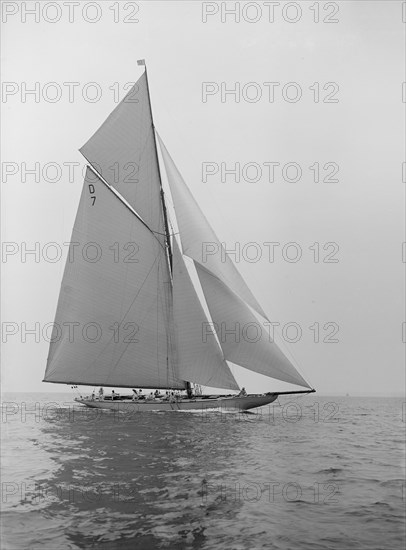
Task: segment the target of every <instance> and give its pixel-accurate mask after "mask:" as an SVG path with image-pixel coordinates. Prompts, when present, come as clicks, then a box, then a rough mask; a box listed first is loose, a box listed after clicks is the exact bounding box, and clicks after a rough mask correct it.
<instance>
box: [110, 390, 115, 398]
mask: <svg viewBox="0 0 406 550" xmlns="http://www.w3.org/2000/svg"><path fill="white" fill-rule="evenodd" d="M115 397H116V394H115V393H114V390H111V400H112V401H114V398H115Z"/></svg>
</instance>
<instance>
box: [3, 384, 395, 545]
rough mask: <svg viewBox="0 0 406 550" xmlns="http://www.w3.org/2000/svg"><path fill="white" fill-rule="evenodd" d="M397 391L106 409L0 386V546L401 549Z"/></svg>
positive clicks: (66, 397) (69, 398) (59, 396)
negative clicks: (225, 407) (239, 406)
mask: <svg viewBox="0 0 406 550" xmlns="http://www.w3.org/2000/svg"><path fill="white" fill-rule="evenodd" d="M404 401H405V400H404V399H402V398H366V397H365V398H360V397H340V398H338V397H320V396H318V395H317V394H315V395H311V396H310V395H308V396H305V397H298V396H286V397H285V398H280V399H279V400H278V401H277V402H275V403H273V404H271V405H268V406H267V407H263V408H262V409H258V410H257V411H254V412H252V413H251V414H241V413H230V412H228V411H222V410H211V411H204V412H203V413H202V412H171V413H162V412H149V413H148V412H147V413H131V412H125V411H124V412H120V413H117V412H114V411H100V410H95V409H88V408H86V407H83V406H81V405H78V404H74V403H73V401H72V396H71V395H65V394H14V395H11V394H8V395H7V394H6V395H4V396H3V405H2V434H3V435H2V438H3V445H2V453H3V472H2V480H1V483H2V509H3V515H2V549H3V550H6V549H21V550H23V549H24V550H25V549H28V548H29V549H37V548H38V549H41V550H46V549H50V550H57V549H81V548H94V549H120V550H121V549H130V548H131V549H134V548H135V549H138V548H140V549H142V550H144V549H150V548H151V549H153V548H176V549H200V548H203V549H219V550H222V549H224V550H238V549H241V550H242V549H247V550H248V549H249V550H252V549H262V548H264V549H265V548H266V549H271V550H272V549H278V550H281V549H289V550H290V549H294V550H301V549H303V550H306V549H309V550H318V549H320V550H326V549H332V550H352V549H365V550H367V549H368V550H373V549H376V550H383V549H385V550H397V549H403V548H404V544H405V530H404V526H405V523H404V521H405V517H404V508H405V497H406V493H405V478H404V476H405V470H404V467H405V441H404V435H405V420H406V419H405V412H406V411H405V403H404Z"/></svg>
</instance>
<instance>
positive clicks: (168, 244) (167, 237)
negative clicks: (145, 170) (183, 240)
mask: <svg viewBox="0 0 406 550" xmlns="http://www.w3.org/2000/svg"><path fill="white" fill-rule="evenodd" d="M144 65H145V80H146V83H147V93H148V102H149V109H150V112H151V121H152V135H153V138H154V149H155V156H156V163H157V166H158V177H159V186H160V189H161V202H162V210H163V213H164V225H165V241H166V249H167V254H168V263H169V270H170V272H171V273H172V267H173V255H172V245H171V235H170V232H169V223H168V212H167V209H166V203H165V193H164V190H163V187H162V177H161V169H160V166H159V159H158V149H157V145H156V136H155V124H154V117H153V115H152V105H151V96H150V93H149V84H148V72H147V65H146V63H145V62H144Z"/></svg>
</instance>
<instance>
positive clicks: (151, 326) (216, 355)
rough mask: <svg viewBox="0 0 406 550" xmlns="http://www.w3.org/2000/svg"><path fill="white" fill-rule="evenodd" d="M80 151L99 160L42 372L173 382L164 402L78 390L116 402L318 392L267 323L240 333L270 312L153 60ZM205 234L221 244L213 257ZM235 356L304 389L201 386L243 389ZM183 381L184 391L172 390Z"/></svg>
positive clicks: (104, 381)
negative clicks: (195, 388)
mask: <svg viewBox="0 0 406 550" xmlns="http://www.w3.org/2000/svg"><path fill="white" fill-rule="evenodd" d="M139 64H140V65H145V63H144V61H141V62H139ZM157 142H159V147H160V151H161V156H162V159H163V164H164V167H165V172H166V177H167V181H168V183H169V188H170V194H171V196H172V201H173V205H174V216H173V217H174V218H175V220H171V219H170V218H171V216H170V215H169V213H168V208H167V202H166V198H165V194H164V190H163V186H162V178H161V170H160V163H159V156H158V149H157ZM80 151H81V153H82V154H83V156H84V157H85V158H86V160H87V161H88V163H89V166H88V167H87V171H86V176H85V181H84V185H83V190H82V194H81V198H80V203H79V208H78V212H77V215H76V220H75V225H74V228H73V234H72V240H71V245H70V249H69V255H68V259H67V263H66V266H65V271H64V275H63V280H62V285H61V290H60V296H59V301H58V306H57V311H56V318H55V325H54V334H53V336H52V338H51V344H50V349H49V356H48V361H47V367H46V372H45V377H44V381H45V382H54V383H59V384H69V385H72V384H74V385H87V386H93V387H95V386H101V387H103V386H104V387H120V388H122V387H128V388H152V389H164V390H167V391H166V393H165V394H164V397H163V398H154V399H142V400H141V399H138V398H137V399H136V400H134V396H133V399H131V396H130V397H128V398H124V399H122V398H120V399H116V400H113V399H111V398H110V399H107V398H102V397H100V398H95V396H94V395H93V396H92V397H89V398H80V399H77V400H78V401H80V402H82V403H84V404H85V405H88V406H91V407H100V408H113V409H115V408H119V407H120V406H121V404H122V403H123V402H125V403H126V406H130V407H136V409H137V410H178V409H186V410H187V409H202V408H212V407H229V408H237V409H242V410H246V409H251V408H254V407H258V406H262V405H266V404H268V403H271V402H272V401H274V400H275V399H276V398H277V396H278V395H279V394H280V393H307V392H309V391H314V390H312V389H311V388H310V386H309V384H308V383H307V382H306V381H305V380H304V378H303V377H302V376H301V375H300V374H299V372H298V371H297V370H296V369H295V367H294V366H293V364H292V363H291V362H290V361H289V359H288V358H287V357H286V356H285V355H284V354H283V353H282V352H281V350H280V349H279V348H278V346H277V345H276V343H275V342H274V341H273V340H272V339H270V338H269V335H268V334H267V333H266V331H261V332H262V335H261V336H260V337H259V338H258V337H256V338H254V339H253V338H252V337H251V338H249V337H244V336H243V335H240V334H236V332H239V331H240V332H241V330H243V328H244V327H253V326H258V325H259V321H258V319H260V318H262V319H263V320H264V322H267V320H268V318H267V316H266V314H265V312H264V311H263V310H262V308H261V306H260V305H259V304H258V302H257V300H256V299H255V298H254V296H253V294H252V293H251V291H250V290H249V288H248V286H247V285H246V283H245V282H244V280H243V279H242V277H241V275H240V274H239V272H238V271H237V269H236V267H235V266H234V264H233V262H232V261H231V260H230V258H229V257H228V256H227V254H226V252H225V250H224V249H223V247H222V244H221V243H220V241H219V240H218V238H217V236H216V235H215V233H214V231H213V229H212V228H211V227H210V225H209V223H208V222H207V220H206V218H205V217H204V215H203V213H202V212H201V210H200V208H199V206H198V204H197V203H196V202H195V200H194V198H193V196H192V195H191V193H190V191H189V189H188V187H187V186H186V184H185V182H184V180H183V179H182V176H181V175H180V173H179V171H178V169H177V168H176V166H175V164H174V162H173V160H172V158H171V157H170V155H169V153H168V151H167V149H166V147H165V146H164V144H163V142H162V140H161V139H160V138H159V136H158V134H157V133H156V130H155V126H154V123H153V118H152V110H151V102H150V95H149V89H148V77H147V71H146V68H145V72H144V73H143V75H142V76H141V78H140V79H139V80H138V82H136V84H135V85H134V87H133V88H132V89H131V90H130V92H129V93H128V94H127V96H126V97H125V98H124V99H123V101H122V102H121V103H119V104H118V106H117V107H116V108H115V109H114V111H113V112H112V113H111V114H110V116H109V117H108V118H107V120H106V121H105V122H104V123H103V124H102V126H101V127H100V128H99V129H98V130H97V131H96V133H95V134H94V135H93V136H92V137H91V138H90V140H89V141H88V142H87V143H86V144H85V145H84V146H83V147H82V149H81V150H80ZM175 224H176V225H175ZM204 243H211V244H212V245H213V246H215V248H216V249H217V250H218V251H219V253H218V254H216V255H208V256H207V258H204V257H203V255H202V254H203V244H204ZM220 252H221V254H220ZM257 316H259V317H257ZM224 327H225V329H226V330H224ZM236 327H237V328H236ZM73 329H76V331H74V330H73ZM228 362H232V363H234V364H236V365H240V366H242V367H245V368H246V369H249V370H251V371H254V372H257V373H261V374H264V375H266V376H268V377H271V378H275V379H278V380H282V381H284V382H288V383H291V384H294V385H295V386H302V387H304V388H306V390H295V391H291V392H273V393H272V392H270V393H267V394H262V395H241V394H240V395H235V394H234V395H224V396H204V395H193V393H192V391H191V384H192V383H193V384H198V385H202V386H206V387H210V388H224V389H227V390H236V391H238V390H239V389H240V388H239V386H238V384H237V382H236V380H235V378H234V376H233V374H232V372H231V370H230V367H229V364H228ZM185 389H186V390H187V395H186V396H184V397H179V395H178V397H177V398H173V397H172V394H173V391H174V390H185ZM175 393H177V394H179V392H175Z"/></svg>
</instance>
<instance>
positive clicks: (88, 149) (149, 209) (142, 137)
mask: <svg viewBox="0 0 406 550" xmlns="http://www.w3.org/2000/svg"><path fill="white" fill-rule="evenodd" d="M80 152H81V153H82V154H83V156H84V157H85V158H86V159H87V160H88V162H89V163H90V164H91V165H92V166H93V167H94V169H95V170H96V172H98V173H99V174H100V175H101V176H102V177H103V178H104V180H105V181H107V183H109V184H110V185H112V186H113V187H114V188H115V189H116V190H117V191H118V192H119V193H120V194H121V195H122V196H123V197H124V198H125V199H126V200H127V201H128V202H129V204H131V206H132V207H133V208H134V210H136V212H137V214H138V215H139V216H140V217H141V218H142V219H143V220H144V221H145V223H146V224H147V225H148V227H149V228H150V229H152V230H153V231H155V232H156V233H157V234H158V235H159V238H160V239H161V240H162V242H164V240H165V236H164V234H165V227H164V220H163V212H162V207H161V199H160V192H161V190H160V181H159V166H158V163H157V155H156V149H155V139H154V128H153V125H152V114H151V108H150V104H149V98H148V83H147V78H146V73H144V74H143V75H142V76H141V78H139V80H138V81H137V82H136V83H135V85H134V86H133V87H132V89H131V90H130V91H129V92H128V94H127V95H126V97H125V98H124V99H123V100H122V101H121V103H119V104H118V105H117V107H116V108H115V109H114V111H113V112H112V113H111V114H110V115H109V117H108V118H107V119H106V121H105V122H104V123H103V124H102V125H101V126H100V128H99V129H98V130H97V131H96V133H95V134H93V136H92V137H91V138H90V139H89V141H88V142H87V143H86V144H85V145H84V146H83V147H82V148H81V149H80Z"/></svg>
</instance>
